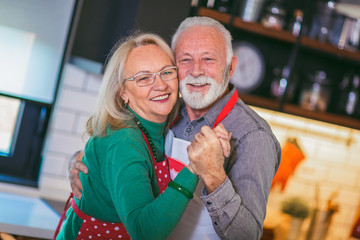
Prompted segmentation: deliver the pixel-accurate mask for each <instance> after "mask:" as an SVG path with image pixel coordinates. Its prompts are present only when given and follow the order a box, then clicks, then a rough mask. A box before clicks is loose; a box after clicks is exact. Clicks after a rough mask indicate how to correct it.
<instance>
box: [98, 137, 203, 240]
mask: <svg viewBox="0 0 360 240" xmlns="http://www.w3.org/2000/svg"><path fill="white" fill-rule="evenodd" d="M107 156H108V157H107V159H106V161H105V162H106V164H105V166H104V167H105V171H103V173H104V175H103V178H104V182H105V185H106V186H108V189H109V193H110V196H111V198H112V201H113V202H114V205H115V208H116V211H117V213H118V215H119V217H120V219H121V221H122V222H123V224H124V225H125V228H126V229H127V231H128V233H129V234H130V236H131V238H132V239H135V240H136V239H166V238H167V237H168V236H169V234H170V233H171V232H172V231H173V230H174V228H175V227H176V225H177V223H178V222H179V220H180V218H181V217H182V214H183V213H184V211H185V209H186V207H187V204H188V203H189V199H188V198H186V197H185V196H184V195H183V194H182V193H180V192H178V191H177V190H174V189H173V188H167V189H166V190H165V191H164V192H163V193H162V194H160V195H158V193H159V192H158V190H157V188H158V186H157V183H155V180H156V176H154V175H155V172H154V170H153V167H152V161H151V159H150V155H149V152H148V151H147V148H146V145H145V143H144V141H143V140H142V138H140V139H139V138H135V137H133V136H132V135H131V134H129V135H128V136H127V137H125V136H122V137H121V138H120V139H119V138H118V140H117V141H116V142H114V143H113V144H112V145H111V146H110V147H109V148H108V153H107ZM174 181H175V182H177V183H179V184H180V185H182V186H183V187H185V188H187V189H188V190H189V191H190V192H192V193H193V192H194V191H195V188H196V185H197V182H198V178H197V177H196V176H195V175H194V174H192V173H191V172H190V171H189V170H188V169H187V168H184V169H183V170H182V171H181V172H180V173H179V174H178V176H177V177H176V179H175V180H174ZM157 195H158V196H157Z"/></svg>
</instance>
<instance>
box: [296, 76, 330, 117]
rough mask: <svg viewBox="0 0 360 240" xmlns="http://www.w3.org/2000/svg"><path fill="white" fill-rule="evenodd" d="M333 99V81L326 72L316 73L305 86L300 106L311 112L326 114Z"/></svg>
mask: <svg viewBox="0 0 360 240" xmlns="http://www.w3.org/2000/svg"><path fill="white" fill-rule="evenodd" d="M330 97H331V81H330V79H328V78H327V76H326V72H324V71H316V72H315V74H313V75H310V77H309V79H308V81H306V82H305V83H304V85H303V88H302V91H301V96H300V106H301V107H302V108H304V109H306V110H310V111H320V112H326V110H327V107H328V104H329V101H330Z"/></svg>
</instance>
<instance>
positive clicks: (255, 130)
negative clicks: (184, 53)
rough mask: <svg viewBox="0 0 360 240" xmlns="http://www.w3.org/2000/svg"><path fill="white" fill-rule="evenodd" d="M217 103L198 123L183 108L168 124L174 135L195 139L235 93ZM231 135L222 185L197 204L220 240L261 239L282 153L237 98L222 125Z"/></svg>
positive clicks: (268, 130)
mask: <svg viewBox="0 0 360 240" xmlns="http://www.w3.org/2000/svg"><path fill="white" fill-rule="evenodd" d="M230 88H232V89H231V91H230V92H229V93H228V94H227V95H226V96H224V97H223V98H222V99H221V100H220V101H218V102H217V103H216V104H215V105H214V106H213V107H211V109H210V110H209V111H208V112H207V113H206V114H205V115H204V116H202V117H201V118H199V119H196V120H194V121H192V122H190V121H189V118H188V115H187V111H186V108H185V107H184V106H183V107H182V108H181V112H180V115H181V118H180V119H179V120H178V121H177V122H176V123H175V124H174V125H173V127H172V131H173V132H174V134H175V136H176V137H178V138H181V139H184V140H187V141H192V140H194V136H195V134H196V133H198V132H200V129H201V127H203V126H206V125H207V126H210V127H212V126H213V125H214V122H215V120H216V118H217V116H218V115H219V113H220V112H221V110H222V109H223V108H224V106H225V105H226V103H227V102H228V101H229V99H230V97H231V96H232V94H233V93H234V91H235V88H234V87H233V86H232V85H230ZM221 123H222V124H223V125H224V126H225V128H226V130H227V131H229V132H231V133H232V137H231V140H230V144H231V153H230V156H229V157H228V158H226V159H225V164H224V168H225V171H226V173H227V178H226V180H225V182H224V183H223V184H222V185H221V186H220V187H218V188H217V189H216V190H215V191H214V192H212V193H211V194H208V195H207V194H206V191H205V189H204V190H203V195H202V196H201V199H202V201H203V203H204V205H205V206H206V208H207V210H208V211H209V215H210V217H211V219H212V223H213V227H214V229H215V231H216V233H217V234H218V235H219V237H220V238H221V239H246V240H249V239H260V237H261V235H262V229H263V222H264V219H265V215H266V204H267V200H268V196H269V192H270V187H271V183H272V180H273V177H274V175H275V173H276V171H277V169H278V167H279V164H280V157H281V148H280V144H279V142H278V141H277V139H276V137H275V136H274V135H273V133H272V131H271V128H270V126H269V125H268V124H267V122H266V121H265V120H264V119H262V118H261V117H260V116H259V115H258V114H257V113H255V112H254V111H253V110H252V109H251V108H250V107H248V106H247V105H246V104H245V103H244V102H243V101H242V100H241V99H238V101H237V103H236V105H235V106H234V108H233V109H232V110H231V112H230V113H229V114H228V115H227V117H226V118H225V119H224V120H223V121H222V122H221Z"/></svg>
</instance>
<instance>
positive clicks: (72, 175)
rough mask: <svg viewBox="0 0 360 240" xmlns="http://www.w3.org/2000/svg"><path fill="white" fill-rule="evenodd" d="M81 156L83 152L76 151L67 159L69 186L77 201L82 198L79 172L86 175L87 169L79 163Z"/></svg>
mask: <svg viewBox="0 0 360 240" xmlns="http://www.w3.org/2000/svg"><path fill="white" fill-rule="evenodd" d="M83 156H84V151H78V152H76V153H74V155H72V156H71V157H70V159H69V180H70V186H71V190H72V192H73V193H74V196H75V197H76V198H77V199H80V198H81V196H82V184H81V181H80V178H79V172H83V173H85V174H87V173H88V168H87V167H86V166H85V164H83V163H82V161H81V160H82V157H83Z"/></svg>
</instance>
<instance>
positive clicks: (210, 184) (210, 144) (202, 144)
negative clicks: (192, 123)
mask: <svg viewBox="0 0 360 240" xmlns="http://www.w3.org/2000/svg"><path fill="white" fill-rule="evenodd" d="M218 135H219V136H220V137H221V139H223V140H224V139H227V140H224V143H223V144H222V143H221V142H220V140H219V137H218ZM230 136H231V134H228V133H227V131H226V130H225V128H223V126H219V129H217V130H216V131H215V130H212V129H211V128H210V127H208V126H204V127H202V128H201V131H200V132H199V133H198V134H196V135H195V140H194V141H193V142H192V143H191V144H190V145H189V146H188V148H187V150H188V154H189V161H190V162H191V168H192V169H193V170H194V172H195V173H196V174H197V175H199V176H200V177H201V179H202V180H203V181H204V184H205V188H206V191H207V192H208V193H211V192H213V191H214V190H215V189H216V188H218V187H219V186H220V185H221V184H222V183H223V182H224V181H225V179H226V173H225V170H224V154H225V155H226V154H228V153H229V152H230V150H227V149H230V143H229V140H230ZM226 141H227V143H226ZM222 145H223V146H224V149H225V150H224V152H223V147H222Z"/></svg>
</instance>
